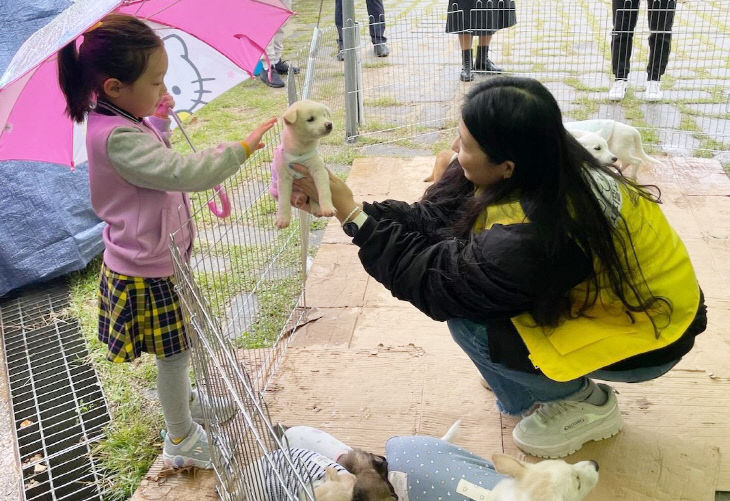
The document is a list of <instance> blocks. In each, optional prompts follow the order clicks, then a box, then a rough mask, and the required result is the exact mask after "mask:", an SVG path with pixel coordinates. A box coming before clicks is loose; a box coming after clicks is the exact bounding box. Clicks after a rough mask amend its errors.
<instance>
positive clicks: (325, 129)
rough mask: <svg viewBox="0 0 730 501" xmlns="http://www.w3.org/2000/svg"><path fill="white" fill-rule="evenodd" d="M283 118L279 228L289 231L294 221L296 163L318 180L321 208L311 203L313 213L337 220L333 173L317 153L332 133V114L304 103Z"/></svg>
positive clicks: (277, 156)
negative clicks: (293, 164)
mask: <svg viewBox="0 0 730 501" xmlns="http://www.w3.org/2000/svg"><path fill="white" fill-rule="evenodd" d="M282 118H283V119H284V132H283V133H282V136H281V145H280V146H279V148H277V149H276V151H275V152H274V162H273V174H274V175H275V176H276V177H277V180H276V181H275V183H276V187H277V192H278V193H277V195H276V196H278V200H279V204H278V210H277V213H276V226H277V227H279V228H285V227H287V226H289V222H290V221H291V205H290V203H289V199H290V197H291V192H292V183H293V182H294V177H295V176H298V174H297V173H296V172H295V171H294V170H292V169H291V168H290V167H289V165H290V164H292V163H297V164H302V165H304V166H305V167H307V169H309V173H310V175H311V176H312V179H314V184H315V186H316V187H317V196H318V198H319V204H318V205H317V204H315V203H314V202H313V201H312V202H310V204H311V207H312V212H313V213H314V214H315V215H317V216H326V217H329V216H334V215H335V207H334V206H333V205H332V194H331V192H330V183H329V173H328V172H327V169H326V168H325V166H324V162H323V161H322V159H321V158H320V156H319V154H318V152H317V147H318V146H319V140H320V138H322V137H324V136H326V135H327V134H329V133H330V132H332V121H331V120H330V110H329V109H328V108H327V107H326V106H325V105H323V104H321V103H317V102H315V101H309V100H303V101H297V102H296V103H294V104H292V105H291V106H289V108H288V109H287V110H286V111H285V112H284V115H283V117H282Z"/></svg>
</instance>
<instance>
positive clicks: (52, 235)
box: [0, 161, 104, 296]
mask: <svg viewBox="0 0 730 501" xmlns="http://www.w3.org/2000/svg"><path fill="white" fill-rule="evenodd" d="M0 180H1V181H2V182H0V207H2V217H1V218H0V296H2V295H4V294H6V293H7V292H8V291H11V290H13V289H15V288H18V287H21V286H23V285H26V284H30V283H33V282H38V281H42V280H47V279H50V278H53V277H57V276H59V275H63V274H66V273H69V272H71V271H75V270H79V269H81V268H83V267H85V266H86V264H87V263H88V262H89V261H90V260H91V259H92V258H93V257H94V256H96V255H98V254H99V253H100V252H101V251H102V250H103V249H104V244H103V243H102V240H101V231H102V229H103V227H104V223H103V222H102V221H100V220H99V218H98V217H96V214H94V211H93V210H92V209H91V203H90V202H89V175H88V169H87V164H86V163H84V164H82V165H80V166H78V167H76V170H75V171H73V172H72V171H71V169H70V168H69V167H68V166H65V165H52V164H44V163H38V162H15V161H13V162H0Z"/></svg>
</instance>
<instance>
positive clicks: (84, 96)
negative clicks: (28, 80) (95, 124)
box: [58, 42, 92, 123]
mask: <svg viewBox="0 0 730 501" xmlns="http://www.w3.org/2000/svg"><path fill="white" fill-rule="evenodd" d="M58 84H59V85H60V86H61V90H62V91H63V94H64V96H66V113H67V114H68V116H69V117H71V119H72V120H73V121H74V122H78V123H81V122H83V121H84V119H85V118H86V113H87V112H88V111H89V108H90V107H91V92H92V89H91V87H90V86H89V80H88V78H86V75H84V67H83V65H82V64H81V63H80V62H79V55H78V53H77V52H76V42H71V43H69V44H68V45H66V46H65V47H64V48H63V49H61V50H60V51H59V52H58Z"/></svg>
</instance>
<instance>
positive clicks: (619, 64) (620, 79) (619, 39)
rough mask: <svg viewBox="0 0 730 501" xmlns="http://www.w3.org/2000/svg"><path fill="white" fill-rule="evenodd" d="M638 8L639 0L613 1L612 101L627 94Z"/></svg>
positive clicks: (610, 94)
mask: <svg viewBox="0 0 730 501" xmlns="http://www.w3.org/2000/svg"><path fill="white" fill-rule="evenodd" d="M638 9H639V0H612V1H611V12H612V16H613V31H612V32H611V70H612V71H613V76H614V82H613V84H612V85H611V88H610V89H609V91H608V98H609V99H610V100H612V101H620V100H621V99H623V98H624V96H625V95H626V87H627V86H628V83H627V78H628V76H629V71H630V70H631V50H632V45H633V41H634V28H635V27H636V21H637V19H638Z"/></svg>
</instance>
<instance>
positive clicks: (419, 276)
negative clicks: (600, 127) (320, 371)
mask: <svg viewBox="0 0 730 501" xmlns="http://www.w3.org/2000/svg"><path fill="white" fill-rule="evenodd" d="M458 129H459V137H458V138H457V139H456V140H455V141H454V143H453V145H452V147H453V149H454V151H455V152H457V159H456V160H455V161H454V162H452V164H451V165H450V167H449V168H448V169H447V171H446V173H445V175H444V176H443V178H442V179H441V181H439V182H438V183H436V184H434V185H432V186H431V187H430V188H429V189H428V190H427V191H426V193H425V195H424V197H423V200H421V201H420V202H418V203H415V204H411V205H408V204H406V203H403V202H398V201H394V200H387V201H385V202H382V203H374V204H363V205H359V204H356V203H355V201H354V199H353V196H352V192H351V191H350V189H349V188H348V187H347V185H345V184H344V182H342V181H340V180H339V179H338V178H336V177H335V176H331V177H330V183H331V187H332V201H333V204H334V206H335V208H336V209H337V217H338V218H339V219H340V221H341V222H342V223H343V228H344V230H345V232H346V233H347V234H348V235H350V236H353V237H354V239H353V242H354V243H355V244H356V245H357V246H359V247H360V251H359V257H360V260H361V261H362V263H363V266H364V267H365V269H366V270H367V272H368V273H369V274H371V275H372V276H373V277H375V278H376V279H377V280H378V281H379V282H381V283H383V284H384V285H385V286H386V287H387V288H388V289H390V291H391V292H392V294H393V295H394V296H396V297H398V298H400V299H403V300H406V301H410V302H411V303H413V304H414V305H415V306H416V307H418V308H419V309H420V310H421V311H423V312H424V313H426V314H427V315H429V316H430V317H431V318H433V319H435V320H446V321H447V323H448V326H449V330H450V331H451V334H452V336H453V338H454V339H455V341H456V342H457V343H458V344H459V345H460V346H461V347H462V348H463V349H464V351H465V352H466V353H467V355H469V357H470V358H471V360H472V361H473V362H474V364H475V365H476V366H477V368H478V369H479V372H480V373H481V375H482V376H483V378H484V379H485V380H486V381H487V383H488V384H489V386H490V387H491V389H492V390H493V391H494V394H495V396H496V397H497V405H498V407H499V409H500V410H501V411H502V412H504V413H506V414H511V415H520V416H523V418H522V420H521V421H520V422H519V424H518V425H517V426H516V427H515V429H514V432H513V438H514V441H515V443H516V444H517V445H518V446H519V447H520V448H521V449H522V450H524V451H525V452H527V453H529V454H532V455H535V456H543V457H562V456H565V455H567V454H570V453H571V452H573V451H575V450H577V449H579V448H580V447H581V446H582V445H583V444H584V443H585V442H587V441H590V440H599V439H602V438H607V437H610V436H612V435H614V434H616V433H618V431H619V430H620V428H621V415H620V412H619V409H618V405H617V402H616V396H615V395H614V391H613V389H612V388H611V387H610V386H608V385H604V384H596V383H595V382H594V381H593V379H594V378H597V379H603V380H609V381H623V382H639V381H647V380H650V379H654V378H657V377H659V376H661V375H662V374H664V373H665V372H667V371H668V370H669V369H671V368H672V367H673V366H674V365H675V364H676V363H677V362H678V361H679V359H680V358H681V357H682V356H683V355H685V354H686V353H687V352H688V351H689V350H690V349H691V348H692V346H693V344H694V337H695V336H696V335H697V334H699V333H701V332H703V331H704V330H705V327H706V323H707V319H706V308H705V305H704V299H703V297H702V293H701V291H700V288H699V285H698V284H697V279H696V277H695V273H694V269H693V267H692V264H691V262H690V259H689V256H688V254H687V250H686V248H685V246H684V244H683V243H682V241H681V240H680V239H679V237H678V236H677V234H676V232H675V231H674V230H673V229H672V227H671V226H669V224H668V223H667V220H666V219H665V217H664V215H663V214H662V212H661V210H660V208H659V205H658V200H657V199H656V198H655V197H653V196H652V195H651V194H650V193H649V192H648V191H647V190H646V189H645V188H644V187H640V186H637V185H636V184H635V183H633V182H632V181H630V180H628V179H626V178H624V177H622V176H621V175H620V173H618V172H616V171H615V170H613V169H610V168H607V167H603V166H601V165H600V164H599V163H598V162H597V161H596V160H595V159H594V158H593V156H592V155H591V154H590V153H588V151H586V150H585V149H584V148H583V147H582V146H581V145H580V144H579V143H578V142H577V141H576V140H575V139H574V138H573V137H572V136H571V135H570V134H569V133H567V132H566V130H565V128H564V127H563V123H562V117H561V114H560V109H559V108H558V104H557V102H556V101H555V99H554V98H553V96H552V95H551V94H550V92H549V91H548V90H547V89H546V88H545V87H543V85H541V84H540V83H539V82H537V81H535V80H532V79H527V78H495V79H491V80H489V81H487V82H484V83H483V84H480V85H478V86H477V87H475V88H474V89H473V90H472V91H471V92H470V93H469V95H468V96H467V98H466V101H465V104H464V106H463V108H462V114H461V120H460V123H459V127H458ZM298 170H300V172H303V171H304V169H298ZM296 184H297V186H298V188H299V189H300V190H301V191H302V192H303V194H302V193H301V192H300V193H299V194H298V195H299V196H297V195H295V196H293V197H292V200H293V201H295V202H299V201H302V198H304V197H303V196H302V195H308V196H309V197H316V189H315V188H314V184H313V182H312V181H311V179H310V178H303V179H301V180H299V181H297V183H296ZM295 205H297V204H296V203H295ZM298 205H302V206H303V207H304V208H306V204H298ZM531 410H534V412H532V413H530V411H531Z"/></svg>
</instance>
